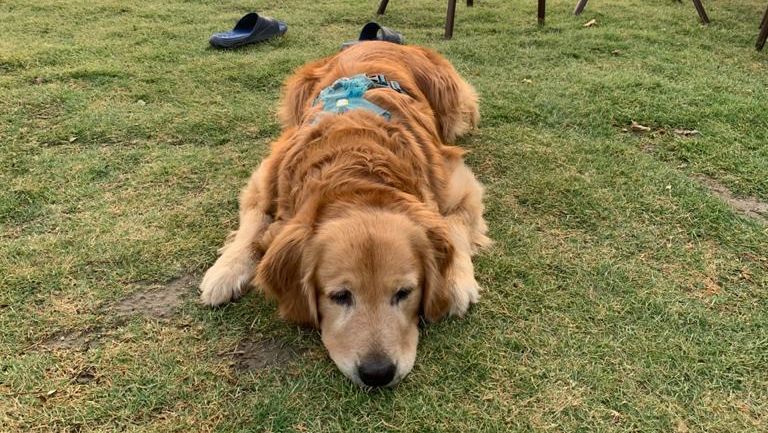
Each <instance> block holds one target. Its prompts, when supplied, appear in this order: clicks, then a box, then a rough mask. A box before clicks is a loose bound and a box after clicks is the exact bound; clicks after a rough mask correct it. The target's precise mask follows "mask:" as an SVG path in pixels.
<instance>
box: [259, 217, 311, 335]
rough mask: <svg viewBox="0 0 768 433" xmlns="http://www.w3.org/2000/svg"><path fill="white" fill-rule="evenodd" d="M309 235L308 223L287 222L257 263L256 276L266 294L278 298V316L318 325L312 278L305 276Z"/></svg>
mask: <svg viewBox="0 0 768 433" xmlns="http://www.w3.org/2000/svg"><path fill="white" fill-rule="evenodd" d="M311 237H312V227H311V226H309V225H307V224H300V223H287V224H286V225H285V226H284V227H283V228H282V230H281V231H280V232H279V233H278V234H277V235H276V236H275V238H274V239H273V240H272V242H271V244H270V245H269V247H268V248H267V251H266V252H265V253H264V257H262V258H261V261H260V262H259V267H258V269H257V279H258V282H259V284H260V285H261V286H262V288H263V289H264V291H265V292H266V294H267V295H269V296H272V297H274V298H277V302H278V306H279V310H280V316H281V317H283V318H284V319H286V320H289V321H292V322H296V323H298V324H301V325H305V326H317V324H318V318H317V299H316V293H315V288H314V285H312V284H308V283H311V282H312V281H311V279H308V278H304V274H305V273H306V272H305V268H306V266H305V264H304V256H305V252H304V250H305V248H306V246H307V244H308V242H309V240H310V238H311Z"/></svg>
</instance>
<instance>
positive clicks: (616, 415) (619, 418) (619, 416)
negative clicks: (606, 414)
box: [611, 410, 621, 424]
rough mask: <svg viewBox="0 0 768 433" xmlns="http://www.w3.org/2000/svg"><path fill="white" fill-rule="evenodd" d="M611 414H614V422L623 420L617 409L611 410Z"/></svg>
mask: <svg viewBox="0 0 768 433" xmlns="http://www.w3.org/2000/svg"><path fill="white" fill-rule="evenodd" d="M611 416H612V419H611V421H613V423H614V424H618V423H619V422H620V421H621V414H620V413H618V412H616V411H615V410H612V411H611Z"/></svg>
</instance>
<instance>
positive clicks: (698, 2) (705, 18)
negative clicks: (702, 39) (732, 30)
mask: <svg viewBox="0 0 768 433" xmlns="http://www.w3.org/2000/svg"><path fill="white" fill-rule="evenodd" d="M693 6H695V7H696V12H698V13H699V18H701V23H702V24H709V17H708V16H707V11H705V10H704V5H703V4H701V0H693Z"/></svg>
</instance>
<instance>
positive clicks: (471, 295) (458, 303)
mask: <svg viewBox="0 0 768 433" xmlns="http://www.w3.org/2000/svg"><path fill="white" fill-rule="evenodd" d="M451 290H452V292H453V293H452V295H453V306H452V307H451V311H450V315H451V316H459V317H461V316H463V315H464V314H466V312H467V310H469V306H470V305H472V304H474V303H475V302H477V301H478V300H479V299H480V285H479V284H477V281H476V280H475V276H474V275H472V274H469V275H465V276H461V277H459V278H455V279H454V280H453V282H452V284H451Z"/></svg>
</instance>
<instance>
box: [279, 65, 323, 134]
mask: <svg viewBox="0 0 768 433" xmlns="http://www.w3.org/2000/svg"><path fill="white" fill-rule="evenodd" d="M327 64H328V59H321V60H318V61H315V62H312V63H308V64H306V65H304V66H302V67H300V68H299V69H297V70H296V72H294V73H293V74H291V77H290V78H288V80H286V82H285V85H284V86H283V97H282V98H281V101H282V103H281V104H280V108H279V110H278V113H277V114H278V118H279V119H280V124H281V125H282V126H283V128H286V129H287V128H291V127H294V126H298V125H299V124H301V122H302V121H303V120H304V114H305V111H306V110H307V108H308V107H309V104H310V102H311V101H310V98H312V97H313V96H316V95H315V90H317V89H315V87H317V83H318V81H319V80H320V78H322V77H324V76H326V74H327V72H328V71H327V67H326V66H327Z"/></svg>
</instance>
